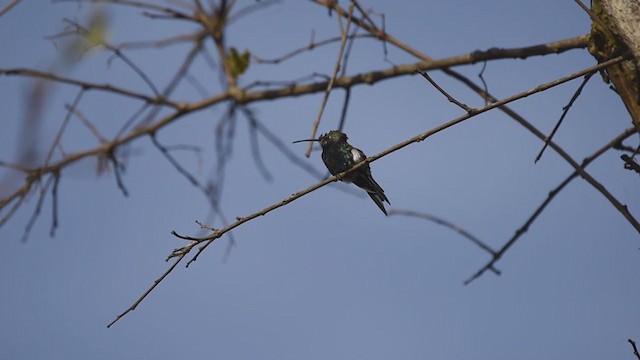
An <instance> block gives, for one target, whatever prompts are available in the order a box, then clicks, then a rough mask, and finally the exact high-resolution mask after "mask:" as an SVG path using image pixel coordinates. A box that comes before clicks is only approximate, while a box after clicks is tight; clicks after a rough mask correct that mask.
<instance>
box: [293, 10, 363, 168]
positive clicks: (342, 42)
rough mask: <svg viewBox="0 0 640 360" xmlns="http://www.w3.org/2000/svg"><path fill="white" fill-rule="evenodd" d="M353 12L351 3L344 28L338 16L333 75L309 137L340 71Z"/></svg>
mask: <svg viewBox="0 0 640 360" xmlns="http://www.w3.org/2000/svg"><path fill="white" fill-rule="evenodd" d="M352 13H353V5H351V6H350V7H349V16H348V17H347V26H346V28H344V27H343V25H342V17H338V24H340V34H341V40H340V49H339V50H338V59H337V60H336V63H335V65H334V67H333V75H332V76H331V79H330V80H329V83H328V84H327V88H326V90H325V92H324V97H323V98H322V103H320V110H319V111H318V115H317V116H316V119H315V120H314V121H313V124H312V125H311V139H315V138H316V134H317V133H318V126H319V125H320V119H321V118H322V113H323V112H324V108H325V106H326V105H327V101H328V100H329V94H331V89H333V84H334V83H335V81H336V77H337V76H338V71H340V63H341V62H342V54H343V53H344V49H345V45H346V44H347V37H348V35H349V28H350V26H351V15H352ZM311 149H313V142H310V143H309V147H308V148H307V151H306V153H305V156H306V157H309V156H310V155H311Z"/></svg>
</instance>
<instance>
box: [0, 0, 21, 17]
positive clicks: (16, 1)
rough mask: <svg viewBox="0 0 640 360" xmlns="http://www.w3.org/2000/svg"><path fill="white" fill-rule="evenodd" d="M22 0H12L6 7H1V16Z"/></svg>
mask: <svg viewBox="0 0 640 360" xmlns="http://www.w3.org/2000/svg"><path fill="white" fill-rule="evenodd" d="M20 1H22V0H12V1H11V2H10V3H8V4H7V5H6V6H5V7H4V8H2V9H0V17H2V15H4V14H6V13H8V12H9V10H11V8H13V7H14V6H16V5H18V3H19V2H20Z"/></svg>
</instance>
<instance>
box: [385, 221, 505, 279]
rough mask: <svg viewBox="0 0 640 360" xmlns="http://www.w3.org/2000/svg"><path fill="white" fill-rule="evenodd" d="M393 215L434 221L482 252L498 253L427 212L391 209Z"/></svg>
mask: <svg viewBox="0 0 640 360" xmlns="http://www.w3.org/2000/svg"><path fill="white" fill-rule="evenodd" d="M391 215H403V216H410V217H417V218H420V219H425V220H429V221H432V222H434V223H436V224H438V225H442V226H444V227H446V228H448V229H451V230H453V231H455V232H457V233H458V234H460V235H462V236H464V237H465V238H467V239H469V240H470V241H471V242H472V243H474V244H476V245H477V246H478V247H480V248H481V249H482V250H484V251H486V252H488V253H489V254H491V255H495V254H496V251H495V250H493V249H492V248H491V247H490V246H489V245H487V244H486V243H484V242H483V241H482V240H480V239H478V238H477V237H475V236H474V235H473V234H471V233H470V232H468V231H466V230H465V229H463V228H461V227H460V226H458V225H456V224H454V223H452V222H450V221H447V220H444V219H442V218H439V217H437V216H435V215H431V214H427V213H425V212H418V211H412V210H403V209H390V210H389V216H391ZM493 271H494V272H496V273H500V272H499V271H498V270H496V269H493Z"/></svg>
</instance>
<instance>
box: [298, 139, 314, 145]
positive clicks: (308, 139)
mask: <svg viewBox="0 0 640 360" xmlns="http://www.w3.org/2000/svg"><path fill="white" fill-rule="evenodd" d="M303 141H320V140H318V139H305V140H296V141H294V142H293V143H292V144H295V143H299V142H303Z"/></svg>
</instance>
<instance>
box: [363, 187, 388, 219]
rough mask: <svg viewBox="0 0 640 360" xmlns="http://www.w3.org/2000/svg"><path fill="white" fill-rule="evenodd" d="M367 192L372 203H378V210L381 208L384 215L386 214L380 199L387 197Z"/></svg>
mask: <svg viewBox="0 0 640 360" xmlns="http://www.w3.org/2000/svg"><path fill="white" fill-rule="evenodd" d="M367 194H369V196H370V197H371V200H373V202H374V203H376V205H378V207H379V208H380V210H382V212H383V213H384V214H385V215H388V214H387V210H386V209H385V208H384V204H383V203H382V201H384V200H387V197H386V196H384V194H382V196H381V195H380V194H378V193H372V192H368V191H367ZM387 202H389V200H387Z"/></svg>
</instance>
